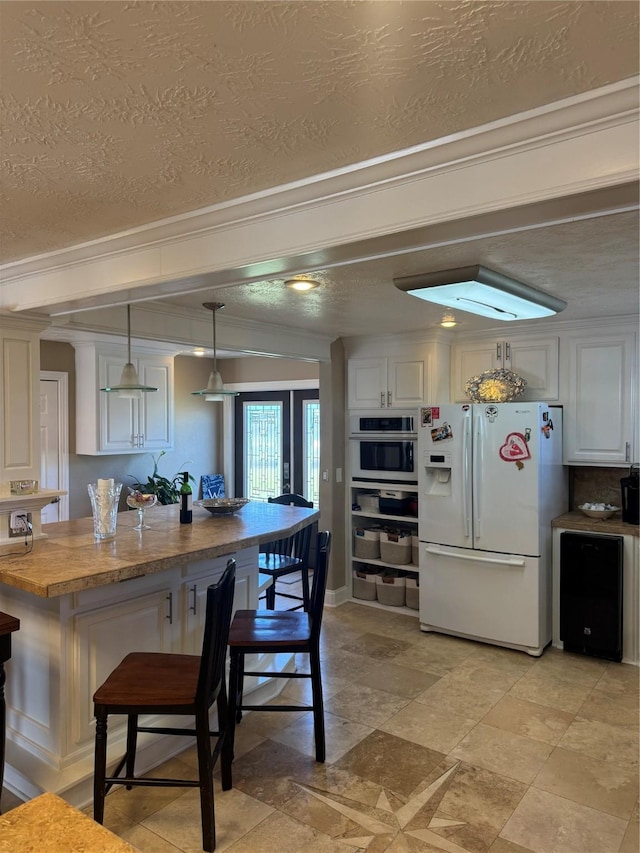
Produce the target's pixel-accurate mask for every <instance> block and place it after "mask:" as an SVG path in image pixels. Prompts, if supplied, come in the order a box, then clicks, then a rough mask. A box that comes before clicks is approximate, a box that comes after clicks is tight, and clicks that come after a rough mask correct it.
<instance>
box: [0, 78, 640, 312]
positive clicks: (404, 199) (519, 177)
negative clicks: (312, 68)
mask: <svg viewBox="0 0 640 853" xmlns="http://www.w3.org/2000/svg"><path fill="white" fill-rule="evenodd" d="M639 80H640V78H638V77H634V78H631V79H629V80H624V81H621V82H620V83H616V84H612V85H611V86H606V87H603V88H601V89H598V90H595V91H592V92H587V93H584V94H582V95H579V96H576V97H573V98H568V99H565V100H563V101H558V102H556V103H553V104H549V105H546V106H544V107H540V108H538V109H536V110H529V111H527V112H524V113H521V114H519V115H516V116H510V117H508V118H505V119H502V120H500V121H497V122H492V123H490V124H487V125H483V126H481V127H478V128H473V129H471V130H468V131H465V132H462V133H458V134H454V135H452V136H448V137H445V138H442V139H439V140H436V141H434V142H430V143H426V144H424V145H420V146H415V147H413V148H411V149H407V150H405V151H402V152H396V153H394V154H391V155H388V156H386V157H380V158H375V159H373V160H369V161H366V162H364V163H358V164H355V165H354V166H352V167H349V168H345V169H340V170H336V171H334V172H329V173H325V174H322V175H316V176H313V177H311V178H309V179H308V180H306V181H299V182H296V183H291V184H287V185H283V186H281V187H276V188H273V189H272V190H269V191H266V192H263V193H257V194H254V195H252V196H245V197H243V198H239V199H235V200H233V201H230V202H226V203H223V204H219V205H215V206H213V207H209V208H204V209H202V210H198V211H192V212H190V213H187V214H184V215H182V216H179V217H173V218H171V219H165V220H162V221H160V222H155V223H151V224H149V225H148V226H146V227H143V228H137V229H131V230H129V231H126V232H121V233H119V234H114V235H111V236H109V237H105V238H102V239H100V240H96V241H92V242H90V243H84V244H82V245H79V246H74V247H71V248H69V249H66V250H59V251H57V252H53V253H50V254H47V255H41V256H38V257H35V258H27V259H24V260H22V261H16V262H12V263H10V264H6V265H5V266H4V267H2V268H0V277H1V283H0V306H3V308H4V310H5V311H6V310H9V311H24V310H36V309H50V310H49V311H48V313H52V314H53V313H55V312H56V311H76V310H86V309H87V308H91V307H98V306H102V305H114V304H124V303H125V302H135V301H138V300H147V299H157V298H166V297H168V296H170V295H172V294H178V293H185V292H187V291H192V292H193V291H198V290H203V289H207V290H208V291H209V292H211V290H212V289H215V288H216V287H219V286H229V285H232V284H242V283H245V282H248V281H256V280H265V279H273V278H281V277H283V276H284V275H289V274H292V273H296V272H303V271H308V270H311V269H318V268H319V267H328V266H332V265H334V264H335V263H350V262H353V261H354V260H360V259H362V256H363V252H366V251H367V249H368V251H369V252H372V251H375V246H374V244H375V241H376V240H378V239H380V238H381V237H385V236H389V235H395V236H398V235H400V236H403V235H405V234H406V235H408V237H407V240H406V241H405V242H407V243H410V242H411V239H412V236H413V237H414V238H415V239H419V236H420V235H419V233H418V229H420V228H424V227H426V226H432V225H436V224H438V223H447V222H454V221H457V220H459V219H461V218H470V217H479V216H481V215H485V214H490V213H492V212H497V211H504V210H511V209H515V208H519V207H520V208H521V207H522V206H524V205H535V204H538V203H545V202H551V201H553V200H556V199H562V198H565V199H566V198H567V197H571V196H575V195H577V194H580V193H588V192H591V191H594V190H602V189H604V188H607V187H611V188H614V187H621V186H624V185H627V184H632V183H635V182H637V177H638V160H639V157H638V118H639V109H638V84H639ZM603 152H604V153H603ZM414 229H415V230H416V231H415V234H413V235H412V234H411V232H412V231H413V230H414ZM359 241H364V242H365V243H366V241H371V245H369V246H367V247H365V246H362V245H358V243H359ZM414 247H415V244H414ZM401 250H402V251H408V250H410V246H407V245H403V248H402V249H401Z"/></svg>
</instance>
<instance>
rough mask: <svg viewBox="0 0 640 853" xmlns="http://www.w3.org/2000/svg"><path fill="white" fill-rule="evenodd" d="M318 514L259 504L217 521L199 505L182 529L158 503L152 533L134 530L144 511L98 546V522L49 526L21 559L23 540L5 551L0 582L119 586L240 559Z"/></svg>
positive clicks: (124, 519)
mask: <svg viewBox="0 0 640 853" xmlns="http://www.w3.org/2000/svg"><path fill="white" fill-rule="evenodd" d="M319 515H320V513H319V511H318V510H314V509H303V508H300V507H293V506H280V505H279V504H270V503H263V502H260V501H252V502H251V503H248V504H247V505H246V506H245V507H243V508H242V509H241V510H240V511H239V512H237V513H235V514H234V515H224V516H212V515H211V514H210V513H209V512H207V510H205V509H202V508H201V507H198V506H194V507H193V523H192V524H180V522H179V506H178V504H173V505H171V506H155V507H153V509H150V510H148V511H147V512H146V513H145V523H146V524H148V525H149V527H150V529H149V530H144V531H142V532H138V531H136V530H133V529H132V528H133V526H134V525H135V524H136V522H137V513H136V512H122V513H119V514H118V524H117V528H116V536H115V539H109V540H105V541H102V542H96V541H95V539H94V536H93V519H92V518H78V519H74V520H73V521H59V522H55V523H54V524H46V525H43V532H45V533H46V534H47V536H48V538H47V539H38V540H36V541H35V542H34V545H33V550H32V551H31V553H28V554H24V555H20V548H21V547H24V546H23V544H22V543H23V540H22V539H16V543H15V544H12V545H11V546H4V547H2V549H0V556H1V555H6V554H11V555H14V554H15V556H11V557H6V558H5V559H3V560H2V561H1V562H0V583H3V584H7V585H8V586H12V587H16V588H18V589H21V590H23V591H24V592H29V593H32V594H33V595H37V596H39V597H41V598H56V597H58V596H61V595H66V594H67V593H71V592H79V591H81V590H85V589H91V588H92V587H98V586H104V585H107V584H113V583H117V582H119V581H122V580H127V579H129V578H135V577H141V576H143V575H148V574H152V573H155V572H161V571H165V570H166V569H170V568H173V567H174V566H176V565H180V564H181V563H184V562H187V561H188V560H189V561H195V560H205V559H211V558H214V557H221V556H224V555H226V554H232V553H234V552H235V551H237V550H240V549H242V548H250V547H252V546H255V545H261V544H263V543H264V542H269V541H271V540H273V539H279V538H281V537H283V536H288V535H290V534H292V533H295V532H296V531H298V530H300V528H302V527H305V526H306V525H307V524H311V523H313V522H314V521H316V520H317V519H318V517H319Z"/></svg>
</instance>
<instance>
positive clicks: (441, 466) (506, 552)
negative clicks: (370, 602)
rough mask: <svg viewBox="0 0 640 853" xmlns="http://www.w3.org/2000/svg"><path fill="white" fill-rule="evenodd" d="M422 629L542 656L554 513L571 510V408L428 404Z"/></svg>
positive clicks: (422, 442) (423, 434) (547, 635)
mask: <svg viewBox="0 0 640 853" xmlns="http://www.w3.org/2000/svg"><path fill="white" fill-rule="evenodd" d="M418 485H419V490H420V493H419V519H418V520H419V530H418V532H419V537H420V540H421V541H420V627H421V628H422V630H423V631H440V632H442V633H446V634H453V635H456V636H461V637H468V638H470V639H474V640H481V641H483V642H487V643H493V644H496V645H500V646H506V647H509V648H514V649H521V650H522V651H525V652H528V653H529V654H531V655H540V654H542V652H543V650H544V648H545V646H547V645H548V644H549V643H550V642H551V520H552V519H553V518H555V517H556V516H558V515H561V514H562V513H563V512H566V510H567V508H568V494H567V478H566V472H565V469H564V468H563V466H562V408H561V407H550V406H549V405H547V404H546V403H481V404H471V403H469V404H463V403H460V404H458V403H448V404H444V405H442V406H435V405H434V406H425V407H423V408H421V410H420V418H419V428H418Z"/></svg>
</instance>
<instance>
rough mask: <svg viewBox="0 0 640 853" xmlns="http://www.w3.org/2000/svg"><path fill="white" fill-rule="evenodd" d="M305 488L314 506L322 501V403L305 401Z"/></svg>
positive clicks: (306, 495) (303, 421) (305, 493)
mask: <svg viewBox="0 0 640 853" xmlns="http://www.w3.org/2000/svg"><path fill="white" fill-rule="evenodd" d="M302 424H303V428H302V429H303V436H304V439H303V443H302V448H303V449H302V453H303V463H302V464H303V472H304V475H303V489H302V493H303V495H304V496H305V497H306V498H307V500H309V501H313V505H314V506H316V507H317V506H318V504H319V501H320V403H319V402H318V400H305V401H304V402H303V418H302Z"/></svg>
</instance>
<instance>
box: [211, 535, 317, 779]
mask: <svg viewBox="0 0 640 853" xmlns="http://www.w3.org/2000/svg"><path fill="white" fill-rule="evenodd" d="M330 551H331V534H330V533H329V531H326V530H325V531H323V532H322V533H319V534H318V560H317V564H316V568H315V571H314V573H313V586H312V590H311V598H310V603H309V612H308V613H300V612H294V611H291V610H237V611H236V613H235V615H234V617H233V621H232V623H231V628H230V630H229V651H230V657H231V665H230V670H229V723H228V726H227V737H226V739H225V742H224V745H223V747H222V749H223V759H222V765H223V767H225V768H226V767H228V771H229V786H230V784H231V761H232V760H233V743H234V735H235V724H236V722H238V723H239V722H240V721H241V719H242V712H243V711H313V729H314V739H315V748H316V761H324V760H325V754H326V749H325V732H324V706H323V701H322V672H321V668H320V627H321V625H322V611H323V607H324V597H325V591H326V588H327V573H328V569H329V553H330ZM280 652H285V653H290V654H300V653H302V654H308V655H309V671H308V672H273V671H272V670H270V669H266V670H259V671H257V670H245V656H246V655H248V654H267V653H272V654H277V653H280ZM246 675H249V676H252V675H256V676H268V677H270V678H309V679H311V690H312V695H313V704H312V705H272V704H269V705H247V704H244V701H243V687H244V677H245V676H246Z"/></svg>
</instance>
